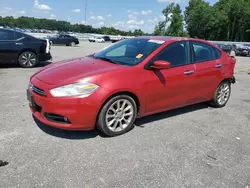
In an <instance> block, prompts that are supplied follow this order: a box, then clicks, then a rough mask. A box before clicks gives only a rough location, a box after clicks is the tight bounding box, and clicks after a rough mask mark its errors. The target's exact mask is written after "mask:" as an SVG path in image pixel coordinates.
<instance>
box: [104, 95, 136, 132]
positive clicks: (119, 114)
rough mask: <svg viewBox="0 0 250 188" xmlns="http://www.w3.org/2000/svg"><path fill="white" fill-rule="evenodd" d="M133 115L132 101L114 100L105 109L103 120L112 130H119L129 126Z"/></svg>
mask: <svg viewBox="0 0 250 188" xmlns="http://www.w3.org/2000/svg"><path fill="white" fill-rule="evenodd" d="M133 116H134V108H133V105H132V103H131V102H130V101H129V100H126V99H120V100H117V101H115V102H114V103H113V104H112V105H111V106H110V107H109V109H108V110H107V113H106V116H105V121H106V125H107V127H108V128H109V130H111V131H112V132H120V131H122V130H124V129H126V127H128V126H129V124H130V123H131V121H132V120H133Z"/></svg>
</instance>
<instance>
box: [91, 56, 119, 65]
mask: <svg viewBox="0 0 250 188" xmlns="http://www.w3.org/2000/svg"><path fill="white" fill-rule="evenodd" d="M94 58H96V59H101V60H104V61H108V62H110V63H114V64H119V63H117V62H116V61H114V60H112V59H109V58H107V57H94Z"/></svg>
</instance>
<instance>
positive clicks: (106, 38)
mask: <svg viewBox="0 0 250 188" xmlns="http://www.w3.org/2000/svg"><path fill="white" fill-rule="evenodd" d="M102 38H103V39H104V41H106V42H108V41H111V39H110V37H109V36H103V37H102Z"/></svg>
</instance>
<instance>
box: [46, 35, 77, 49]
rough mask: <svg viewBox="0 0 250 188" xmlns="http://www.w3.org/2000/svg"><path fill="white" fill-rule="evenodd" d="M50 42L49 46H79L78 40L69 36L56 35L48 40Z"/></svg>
mask: <svg viewBox="0 0 250 188" xmlns="http://www.w3.org/2000/svg"><path fill="white" fill-rule="evenodd" d="M49 40H50V41H51V44H53V45H54V44H59V45H66V46H75V45H77V44H79V40H78V38H76V37H73V36H70V35H64V34H60V35H56V36H53V37H51V38H49Z"/></svg>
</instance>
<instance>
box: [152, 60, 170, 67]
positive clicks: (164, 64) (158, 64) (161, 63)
mask: <svg viewBox="0 0 250 188" xmlns="http://www.w3.org/2000/svg"><path fill="white" fill-rule="evenodd" d="M151 68H153V69H170V68H171V64H170V63H169V62H168V61H162V60H158V61H155V62H154V63H153V65H152V66H151Z"/></svg>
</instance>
